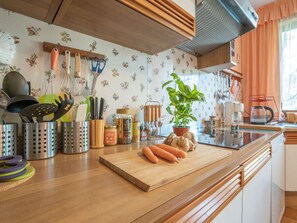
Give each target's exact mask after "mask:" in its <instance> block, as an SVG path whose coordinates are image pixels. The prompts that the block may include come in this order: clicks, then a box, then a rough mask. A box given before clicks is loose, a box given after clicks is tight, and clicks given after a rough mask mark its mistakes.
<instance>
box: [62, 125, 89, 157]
mask: <svg viewBox="0 0 297 223" xmlns="http://www.w3.org/2000/svg"><path fill="white" fill-rule="evenodd" d="M89 132H90V131H89V122H88V121H83V122H63V123H62V133H61V144H62V153H83V152H87V151H88V150H89V149H90V140H89Z"/></svg>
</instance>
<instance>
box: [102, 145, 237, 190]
mask: <svg viewBox="0 0 297 223" xmlns="http://www.w3.org/2000/svg"><path fill="white" fill-rule="evenodd" d="M231 154H232V152H231V151H227V150H224V149H220V148H212V147H206V146H203V145H199V146H198V149H197V150H195V151H192V152H188V155H187V158H186V159H184V160H181V161H180V162H179V163H170V162H167V161H165V160H163V159H161V158H159V162H158V163H157V164H152V163H151V162H149V161H148V160H147V159H146V157H144V156H143V154H142V152H141V150H132V151H127V152H121V153H115V154H108V155H103V156H100V158H99V161H100V162H101V163H103V164H104V165H106V166H107V167H109V168H110V169H112V170H113V171H115V172H116V173H118V174H119V175H121V176H122V177H124V178H125V179H127V180H128V181H130V182H131V183H133V184H135V185H136V186H138V187H140V188H141V189H142V190H144V191H150V190H153V189H156V188H158V187H161V186H163V185H165V184H168V183H170V182H172V181H175V180H177V179H179V178H181V177H183V176H186V175H188V174H190V173H192V172H194V171H197V170H200V169H202V168H203V167H206V166H208V165H210V164H212V163H214V162H216V161H219V160H221V159H224V158H226V157H228V156H230V155H231Z"/></svg>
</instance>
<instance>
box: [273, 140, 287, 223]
mask: <svg viewBox="0 0 297 223" xmlns="http://www.w3.org/2000/svg"><path fill="white" fill-rule="evenodd" d="M271 143H272V184H271V194H272V196H271V222H272V223H278V222H280V220H281V218H282V214H283V211H284V208H285V145H284V136H283V134H281V135H280V136H278V137H277V138H275V139H273V140H272V142H271Z"/></svg>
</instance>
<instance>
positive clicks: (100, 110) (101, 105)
mask: <svg viewBox="0 0 297 223" xmlns="http://www.w3.org/2000/svg"><path fill="white" fill-rule="evenodd" d="M103 109H104V98H100V108H99V119H101V120H102V119H103Z"/></svg>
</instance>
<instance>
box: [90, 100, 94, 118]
mask: <svg viewBox="0 0 297 223" xmlns="http://www.w3.org/2000/svg"><path fill="white" fill-rule="evenodd" d="M94 107H95V106H94V98H93V97H90V113H91V116H90V119H91V120H94V119H95V116H94Z"/></svg>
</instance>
